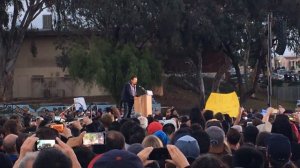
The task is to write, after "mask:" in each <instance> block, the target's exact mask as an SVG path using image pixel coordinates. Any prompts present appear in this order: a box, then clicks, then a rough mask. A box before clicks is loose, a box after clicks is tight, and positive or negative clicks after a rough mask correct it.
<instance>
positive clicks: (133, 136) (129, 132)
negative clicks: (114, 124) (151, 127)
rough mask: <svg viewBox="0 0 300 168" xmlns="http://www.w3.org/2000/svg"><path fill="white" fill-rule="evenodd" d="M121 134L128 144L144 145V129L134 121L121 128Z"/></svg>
mask: <svg viewBox="0 0 300 168" xmlns="http://www.w3.org/2000/svg"><path fill="white" fill-rule="evenodd" d="M121 133H122V134H123V135H124V137H125V142H126V143H127V144H134V143H142V141H143V139H144V138H145V131H144V129H143V128H142V127H141V126H139V125H138V124H137V123H136V122H134V121H131V120H129V121H127V122H126V123H124V124H123V125H122V126H121Z"/></svg>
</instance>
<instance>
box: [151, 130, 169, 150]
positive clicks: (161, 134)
mask: <svg viewBox="0 0 300 168" xmlns="http://www.w3.org/2000/svg"><path fill="white" fill-rule="evenodd" d="M153 135H155V136H156V137H158V138H159V139H160V140H161V142H162V144H163V146H166V145H167V144H168V141H169V138H168V136H167V134H166V133H164V132H163V131H156V132H155V133H154V134H153Z"/></svg>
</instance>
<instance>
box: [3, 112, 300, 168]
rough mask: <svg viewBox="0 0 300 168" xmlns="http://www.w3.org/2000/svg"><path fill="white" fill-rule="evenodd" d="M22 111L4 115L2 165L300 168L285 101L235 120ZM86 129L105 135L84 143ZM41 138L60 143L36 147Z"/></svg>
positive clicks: (293, 121) (211, 115)
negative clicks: (20, 114)
mask: <svg viewBox="0 0 300 168" xmlns="http://www.w3.org/2000/svg"><path fill="white" fill-rule="evenodd" d="M23 113H24V114H22V116H19V115H12V116H10V117H9V118H5V117H1V118H0V167H1V168H12V167H14V168H31V167H33V168H80V167H82V168H119V167H120V168H143V167H149V168H164V167H166V168H172V167H177V168H189V167H191V168H231V167H244V168H268V167H272V168H294V167H300V135H299V127H300V117H299V116H300V115H299V113H295V112H293V111H291V110H285V109H284V108H283V107H281V106H280V107H279V108H278V109H274V108H271V107H270V108H268V109H267V111H266V113H264V114H262V113H261V112H258V111H252V110H251V111H246V110H245V109H243V108H241V109H240V111H239V115H238V116H237V117H230V116H229V115H228V114H223V113H221V112H213V111H210V110H200V109H198V108H193V109H191V111H190V114H189V115H183V116H179V115H178V113H177V111H176V110H175V109H174V108H170V109H168V110H167V111H166V113H164V114H162V113H161V112H160V111H155V112H154V114H153V115H152V116H148V117H144V116H141V115H140V114H139V113H135V114H134V115H133V116H132V117H131V118H126V117H125V118H123V117H122V112H120V111H119V109H118V108H116V107H113V108H110V109H107V110H106V111H105V112H102V111H94V112H86V113H82V114H80V115H78V112H65V113H61V112H60V113H57V112H47V113H43V114H41V115H39V116H37V117H33V116H32V115H29V114H28V112H27V111H26V112H23ZM58 125H60V126H58ZM89 133H101V134H99V135H100V136H101V137H102V136H104V137H102V138H104V140H102V141H95V140H93V141H95V142H99V143H98V144H88V145H86V144H84V143H83V139H84V138H85V136H86V135H87V134H89ZM91 137H94V136H91ZM96 137H97V136H96ZM42 140H55V144H53V145H49V144H47V145H45V146H44V148H37V147H36V146H37V144H38V142H39V141H42Z"/></svg>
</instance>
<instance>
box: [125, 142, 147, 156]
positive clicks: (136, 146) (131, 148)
mask: <svg viewBox="0 0 300 168" xmlns="http://www.w3.org/2000/svg"><path fill="white" fill-rule="evenodd" d="M143 149H144V146H143V145H142V144H140V143H135V144H131V145H130V146H129V147H128V149H127V151H128V152H131V153H134V154H136V155H137V154H138V153H140V151H142V150H143Z"/></svg>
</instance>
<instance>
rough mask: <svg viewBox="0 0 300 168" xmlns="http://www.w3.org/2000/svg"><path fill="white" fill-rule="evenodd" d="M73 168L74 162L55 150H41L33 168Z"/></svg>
mask: <svg viewBox="0 0 300 168" xmlns="http://www.w3.org/2000/svg"><path fill="white" fill-rule="evenodd" d="M40 167H43V168H71V167H72V162H71V160H70V158H68V157H67V156H66V155H65V154H64V153H62V152H61V151H60V150H58V149H55V148H48V149H44V150H41V151H40V152H39V154H38V155H37V158H36V159H35V161H34V163H33V168H40Z"/></svg>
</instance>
